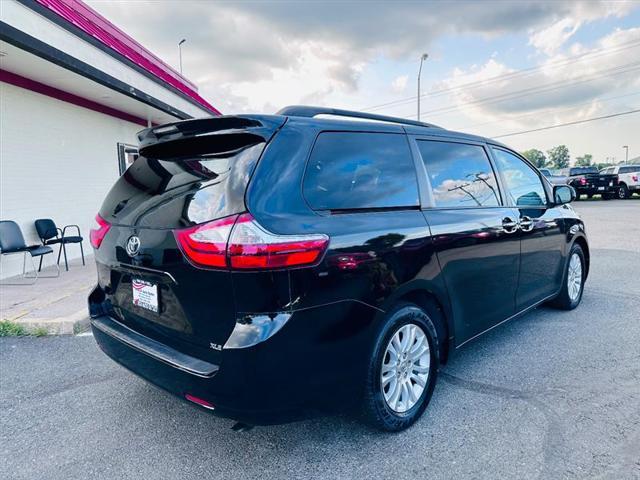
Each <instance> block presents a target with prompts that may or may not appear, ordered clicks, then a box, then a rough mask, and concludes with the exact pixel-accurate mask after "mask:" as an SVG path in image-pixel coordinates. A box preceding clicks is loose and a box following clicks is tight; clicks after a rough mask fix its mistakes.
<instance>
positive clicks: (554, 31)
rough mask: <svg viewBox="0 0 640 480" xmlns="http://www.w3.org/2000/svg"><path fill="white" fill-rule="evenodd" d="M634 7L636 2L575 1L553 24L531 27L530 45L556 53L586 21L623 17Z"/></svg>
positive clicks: (546, 52)
mask: <svg viewBox="0 0 640 480" xmlns="http://www.w3.org/2000/svg"><path fill="white" fill-rule="evenodd" d="M633 7H634V2H631V1H626V2H625V1H619V2H575V4H574V5H573V7H572V8H571V9H570V11H569V12H565V15H564V16H563V17H556V20H555V21H554V22H553V23H551V25H545V26H543V27H542V28H538V29H535V28H534V29H531V30H530V33H529V45H533V46H534V47H535V48H536V49H538V50H539V51H540V52H542V53H544V54H545V55H553V54H554V53H556V52H557V51H558V50H559V49H560V48H561V47H562V46H563V45H564V44H565V43H566V42H567V40H569V39H570V38H571V37H573V35H574V34H575V33H576V32H577V31H578V29H579V28H580V27H581V26H582V25H584V24H585V23H588V22H591V21H594V20H598V19H602V18H607V17H610V16H615V17H622V16H624V15H626V14H627V13H629V11H630V10H631V9H632V8H633Z"/></svg>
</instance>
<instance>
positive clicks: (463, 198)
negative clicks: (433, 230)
mask: <svg viewBox="0 0 640 480" xmlns="http://www.w3.org/2000/svg"><path fill="white" fill-rule="evenodd" d="M417 143H418V149H419V150H420V155H421V156H422V160H423V161H424V164H425V167H426V169H427V174H428V175H429V180H430V181H431V188H432V190H433V196H434V199H435V202H436V206H437V207H491V206H497V205H499V204H500V200H499V194H498V186H497V183H496V176H495V174H494V173H493V169H492V168H491V164H490V163H489V158H488V157H487V154H486V152H485V151H484V148H482V147H480V146H478V145H467V144H463V143H452V142H440V141H427V140H418V142H417Z"/></svg>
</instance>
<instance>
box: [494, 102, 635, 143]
mask: <svg viewBox="0 0 640 480" xmlns="http://www.w3.org/2000/svg"><path fill="white" fill-rule="evenodd" d="M638 112H640V108H638V109H635V110H628V111H626V112H618V113H612V114H610V115H603V116H601V117H592V118H585V119H584V120H576V121H574V122H566V123H558V124H556V125H549V126H546V127H540V128H533V129H531V130H523V131H521V132H512V133H505V134H504V135H497V136H495V137H491V138H504V137H512V136H514V135H522V134H524V133H532V132H541V131H542V130H551V129H552V128H559V127H568V126H570V125H578V124H580V123H587V122H595V121H596V120H604V119H606V118H613V117H620V116H622V115H631V114H632V113H638Z"/></svg>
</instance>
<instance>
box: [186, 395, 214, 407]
mask: <svg viewBox="0 0 640 480" xmlns="http://www.w3.org/2000/svg"><path fill="white" fill-rule="evenodd" d="M184 398H186V399H187V400H189V401H190V402H193V403H197V404H198V405H200V406H201V407H204V408H206V409H208V410H213V409H215V408H216V407H215V406H214V405H213V403H211V402H208V401H207V400H205V399H203V398H200V397H196V396H195V395H191V394H190V393H185V394H184Z"/></svg>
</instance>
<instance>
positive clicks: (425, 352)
mask: <svg viewBox="0 0 640 480" xmlns="http://www.w3.org/2000/svg"><path fill="white" fill-rule="evenodd" d="M430 366H431V352H430V350H429V340H428V339H427V336H426V334H425V333H424V331H423V330H422V328H420V327H419V326H418V325H415V324H413V323H408V324H406V325H403V326H402V327H400V328H399V329H398V330H397V331H396V332H395V333H394V335H393V336H392V337H391V339H390V340H389V343H388V345H387V348H386V350H385V354H384V357H383V359H382V369H381V371H380V385H381V388H382V394H383V396H384V399H385V402H386V403H387V406H388V407H389V408H390V409H391V410H393V411H394V412H397V413H404V412H406V411H408V410H410V409H411V408H412V407H414V406H415V405H416V404H417V403H418V401H419V400H420V397H421V396H422V393H423V392H424V389H425V388H426V386H427V383H428V380H429V369H430Z"/></svg>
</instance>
